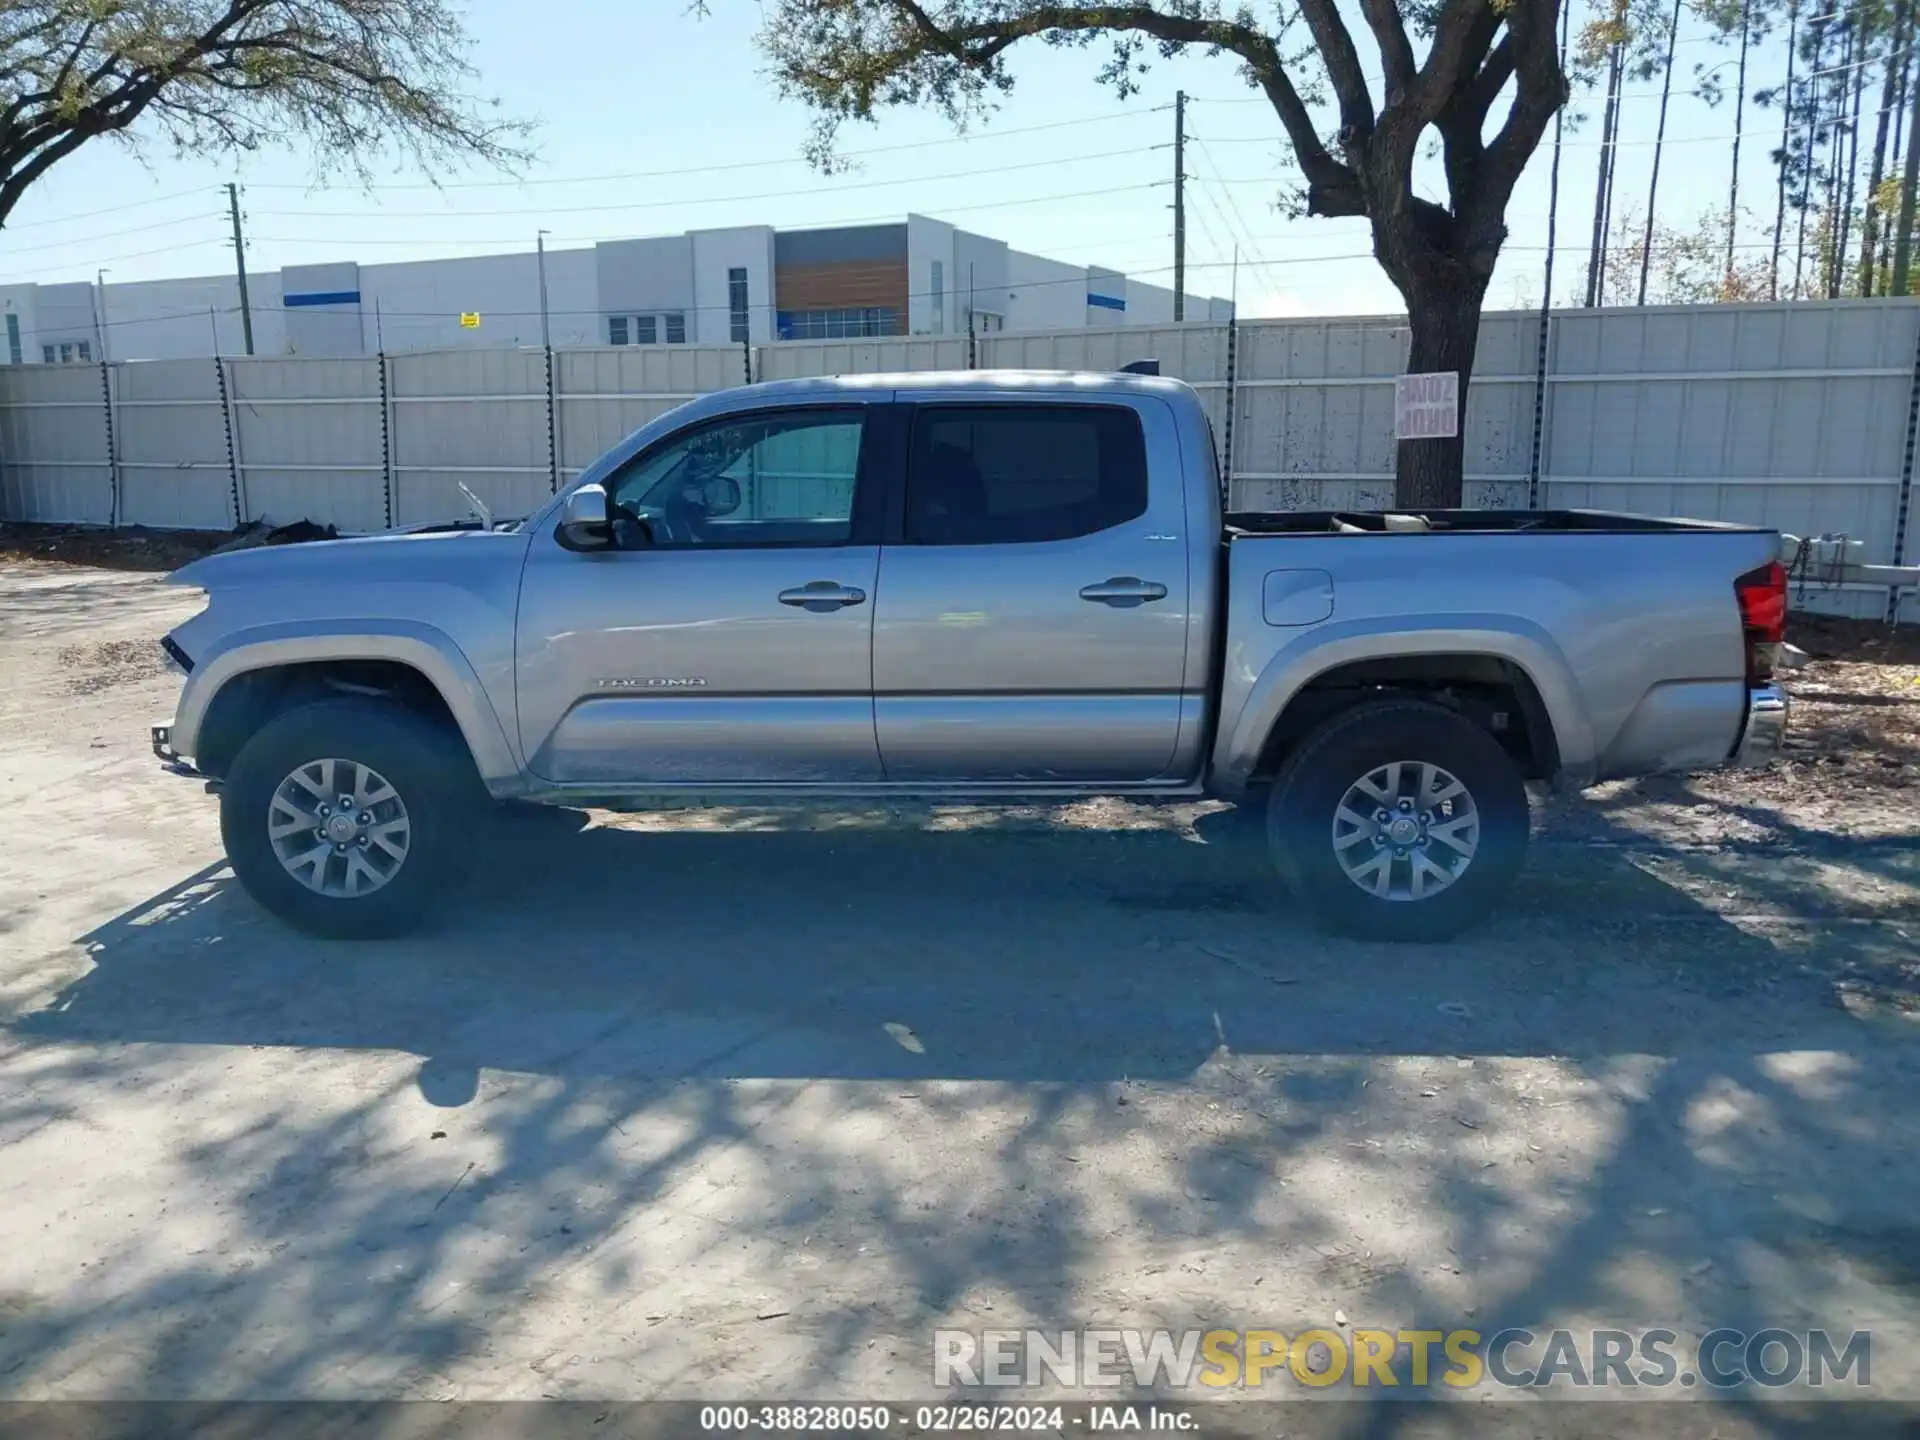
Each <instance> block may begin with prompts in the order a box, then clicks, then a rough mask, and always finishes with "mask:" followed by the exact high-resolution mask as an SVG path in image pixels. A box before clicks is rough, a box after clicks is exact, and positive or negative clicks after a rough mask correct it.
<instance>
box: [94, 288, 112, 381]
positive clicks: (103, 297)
mask: <svg viewBox="0 0 1920 1440" xmlns="http://www.w3.org/2000/svg"><path fill="white" fill-rule="evenodd" d="M93 289H94V295H95V297H96V298H95V300H94V308H93V338H94V341H95V342H96V343H97V344H98V345H99V347H100V358H101V359H102V360H109V359H111V358H112V357H111V356H110V355H108V354H107V272H106V271H105V270H96V271H95V272H94V275H93Z"/></svg>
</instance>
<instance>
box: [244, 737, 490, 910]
mask: <svg viewBox="0 0 1920 1440" xmlns="http://www.w3.org/2000/svg"><path fill="white" fill-rule="evenodd" d="M481 801H482V792H481V789H480V786H479V781H478V779H477V777H476V776H475V775H474V774H473V766H472V763H471V761H470V760H469V759H468V757H467V753H466V747H465V745H464V744H463V743H462V741H461V740H460V737H459V736H458V735H457V734H450V733H449V732H448V731H447V730H446V729H445V727H443V726H440V725H435V724H434V723H432V722H431V721H430V720H428V719H426V718H425V717H424V716H421V715H417V714H415V713H413V712H412V711H409V710H406V709H403V708H401V707H399V706H397V705H392V704H387V703H384V702H381V701H377V700H364V699H339V700H322V701H318V702H316V703H314V704H311V705H303V706H301V707H300V708H299V709H296V710H290V711H288V712H287V713H285V714H283V715H278V716H275V717H274V718H273V719H272V720H269V721H268V722H267V723H266V724H265V725H263V726H261V727H260V729H259V731H257V732H256V733H255V734H254V735H253V736H252V738H251V739H249V740H248V741H247V743H246V744H245V745H243V746H242V747H241V749H240V753H239V754H238V755H237V756H235V757H234V761H233V764H232V766H231V767H230V768H229V769H228V772H227V776H226V784H225V786H224V787H223V788H222V790H221V798H220V833H221V838H222V839H223V840H224V841H225V842H226V848H227V858H228V859H229V860H231V861H232V863H233V870H234V874H235V875H237V876H238V877H239V879H240V883H241V884H242V885H243V886H245V887H246V890H247V893H248V894H250V895H252V896H253V898H254V899H256V900H258V901H259V902H260V903H261V904H262V905H263V906H265V907H266V908H267V909H268V910H270V911H272V912H273V913H274V914H275V915H277V916H279V917H280V918H281V919H282V920H285V921H286V922H287V923H288V924H290V925H293V926H295V927H296V928H298V929H301V930H305V931H307V932H309V933H310V934H314V935H323V936H328V937H332V938H342V939H347V938H352V939H362V938H373V937H378V936H386V935H398V934H400V933H402V932H403V931H406V930H409V929H411V928H413V927H414V926H415V925H416V924H418V923H419V922H420V920H421V919H422V918H423V917H424V916H425V915H426V914H427V913H428V911H429V910H430V909H431V907H432V905H433V904H434V902H435V901H437V900H438V899H440V898H441V897H442V896H443V895H444V894H445V893H446V892H447V891H448V890H450V889H451V888H452V886H453V885H454V883H455V882H457V881H458V880H459V879H460V878H461V876H462V875H464V873H465V871H466V868H467V866H468V864H469V863H470V862H471V860H472V848H471V847H472V844H473V839H474V837H475V836H476V835H477V834H479V833H481V827H479V826H478V825H476V824H475V821H476V820H477V819H478V818H479V816H480V813H481Z"/></svg>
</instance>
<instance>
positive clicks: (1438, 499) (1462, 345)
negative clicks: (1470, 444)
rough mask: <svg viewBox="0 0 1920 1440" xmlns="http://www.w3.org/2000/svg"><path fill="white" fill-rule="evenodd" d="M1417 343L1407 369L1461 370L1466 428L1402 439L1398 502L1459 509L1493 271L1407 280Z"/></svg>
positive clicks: (1462, 414)
mask: <svg viewBox="0 0 1920 1440" xmlns="http://www.w3.org/2000/svg"><path fill="white" fill-rule="evenodd" d="M1402 293H1403V295H1404V296H1405V298H1406V302H1407V317H1408V321H1409V323H1410V328H1411V330H1412V344H1411V345H1410V346H1409V347H1408V350H1407V373H1408V374H1410V375H1424V374H1430V373H1432V372H1434V371H1437V370H1452V371H1455V372H1457V373H1458V374H1459V376H1460V414H1459V417H1458V428H1459V430H1460V432H1461V434H1458V435H1455V436H1454V437H1453V438H1452V439H1451V440H1402V441H1400V442H1399V444H1398V446H1397V449H1398V454H1397V456H1396V459H1395V463H1394V477H1393V503H1394V505H1395V506H1396V507H1397V508H1399V509H1403V510H1455V509H1459V508H1460V507H1461V505H1462V503H1463V498H1464V493H1465V479H1466V475H1465V469H1466V463H1465V456H1466V450H1465V446H1464V443H1463V440H1462V435H1464V433H1465V431H1466V428H1467V381H1468V380H1469V378H1470V377H1471V376H1472V374H1473V352H1474V349H1475V347H1476V346H1478V345H1479V343H1480V310H1481V306H1482V305H1483V304H1484V303H1485V300H1486V294H1487V277H1480V278H1479V279H1478V280H1477V281H1476V280H1473V279H1467V280H1464V281H1463V280H1461V279H1459V278H1457V277H1455V278H1450V279H1447V280H1430V281H1424V282H1416V283H1410V284H1407V285H1404V286H1403V287H1402Z"/></svg>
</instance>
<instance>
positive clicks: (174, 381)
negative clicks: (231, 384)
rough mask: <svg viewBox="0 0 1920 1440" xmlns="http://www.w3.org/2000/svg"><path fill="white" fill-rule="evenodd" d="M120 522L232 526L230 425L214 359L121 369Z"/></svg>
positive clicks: (116, 377) (117, 390)
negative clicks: (228, 446) (229, 463)
mask: <svg viewBox="0 0 1920 1440" xmlns="http://www.w3.org/2000/svg"><path fill="white" fill-rule="evenodd" d="M112 369H113V381H114V406H113V410H114V417H113V418H114V448H115V450H116V451H117V452H118V454H119V457H120V520H121V522H122V523H123V524H127V525H152V526H155V527H158V528H163V529H177V530H224V529H226V528H228V527H229V526H231V525H232V524H233V523H234V519H235V517H234V513H233V498H232V497H233V472H232V469H231V468H230V467H229V465H228V463H227V421H226V415H225V414H224V413H223V410H222V406H221V403H220V377H219V374H218V373H217V372H216V371H215V369H214V362H213V361H212V360H210V359H209V360H140V361H135V362H133V363H131V364H124V365H115V366H113V367H112Z"/></svg>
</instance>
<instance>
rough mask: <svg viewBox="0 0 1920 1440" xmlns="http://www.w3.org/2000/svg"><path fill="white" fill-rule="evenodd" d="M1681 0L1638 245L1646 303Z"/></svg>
mask: <svg viewBox="0 0 1920 1440" xmlns="http://www.w3.org/2000/svg"><path fill="white" fill-rule="evenodd" d="M1683 3H1684V0H1673V15H1672V17H1671V18H1669V19H1668V21H1667V25H1666V31H1667V54H1666V59H1665V62H1664V63H1663V64H1662V65H1661V67H1660V124H1659V128H1658V129H1656V130H1655V131H1654V138H1653V174H1652V176H1651V177H1650V178H1649V179H1648V181H1647V235H1646V240H1645V242H1644V243H1643V244H1642V245H1641V247H1640V290H1639V299H1638V300H1637V301H1636V303H1637V304H1641V305H1644V304H1646V303H1647V266H1648V263H1649V262H1650V261H1651V260H1652V258H1653V217H1654V215H1655V214H1656V213H1658V209H1659V204H1660V152H1661V151H1663V150H1664V149H1666V145H1667V102H1668V101H1669V100H1670V99H1672V97H1673V50H1674V46H1676V45H1678V44H1679V43H1680V14H1681V6H1682V4H1683Z"/></svg>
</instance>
